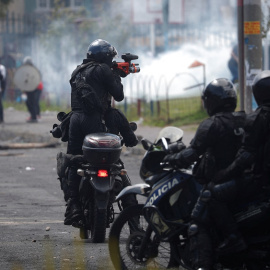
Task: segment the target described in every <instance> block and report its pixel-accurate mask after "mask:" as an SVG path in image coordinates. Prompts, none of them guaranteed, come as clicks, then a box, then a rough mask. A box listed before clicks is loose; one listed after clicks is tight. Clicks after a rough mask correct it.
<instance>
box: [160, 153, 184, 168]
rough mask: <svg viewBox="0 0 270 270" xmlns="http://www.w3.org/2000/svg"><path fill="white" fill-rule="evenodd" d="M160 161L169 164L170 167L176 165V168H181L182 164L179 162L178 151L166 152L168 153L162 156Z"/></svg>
mask: <svg viewBox="0 0 270 270" xmlns="http://www.w3.org/2000/svg"><path fill="white" fill-rule="evenodd" d="M162 163H165V164H169V165H171V166H172V167H177V168H181V167H182V164H181V162H180V160H179V155H178V153H177V154H168V155H166V156H165V157H164V158H163V160H162Z"/></svg>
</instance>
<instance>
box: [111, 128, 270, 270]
mask: <svg viewBox="0 0 270 270" xmlns="http://www.w3.org/2000/svg"><path fill="white" fill-rule="evenodd" d="M182 136H183V131H182V130H181V129H178V128H176V127H166V128H164V129H163V130H161V132H160V134H159V136H158V137H157V139H156V140H155V142H154V143H151V142H149V141H148V140H146V139H143V140H142V144H143V147H144V149H145V150H147V151H146V153H145V155H144V158H143V161H142V165H141V168H140V175H141V178H142V179H144V181H145V183H142V184H136V185H133V186H129V187H126V188H124V189H123V190H122V191H121V192H120V193H119V195H118V196H117V197H116V200H120V199H121V198H122V197H123V196H125V195H126V194H130V193H133V194H136V195H141V196H143V197H144V198H145V202H144V203H140V204H138V205H134V206H130V207H128V208H126V209H125V210H123V211H122V212H121V213H120V215H119V216H118V217H117V218H116V220H115V221H114V223H113V225H112V227H111V229H110V234H109V252H110V258H111V260H112V262H113V265H114V267H115V269H146V267H147V269H148V268H150V269H152V268H154V269H162V268H163V269H164V268H177V269H178V268H179V267H180V266H181V267H183V268H184V269H190V270H195V268H194V266H193V258H192V256H193V255H192V254H191V251H190V239H189V234H188V228H189V226H190V222H191V216H192V215H196V213H197V214H198V211H200V208H202V207H203V202H202V200H201V199H200V198H201V197H202V195H201V194H202V193H203V192H202V190H203V186H202V185H200V184H198V183H197V181H195V180H194V177H193V176H192V171H191V170H183V169H175V168H171V167H166V166H165V167H164V166H162V163H161V162H162V160H163V158H164V156H165V155H166V154H167V153H174V152H179V151H181V150H182V149H184V148H185V146H184V144H183V143H182ZM235 218H236V220H237V222H238V225H239V228H240V229H241V232H242V234H243V236H244V237H245V240H246V242H247V244H248V249H247V250H246V251H245V252H243V253H241V254H238V253H236V254H229V255H226V256H223V257H222V256H221V255H218V254H214V258H215V259H214V260H215V266H214V269H218V270H222V269H239V270H240V269H242V270H244V269H245V270H253V269H270V201H269V199H268V200H263V201H260V202H256V203H254V204H252V205H249V206H245V207H243V208H242V209H241V210H239V209H238V212H237V213H235ZM211 234H212V235H211V237H212V239H213V242H214V243H216V245H217V244H218V241H219V239H218V235H217V233H216V232H215V230H214V229H213V230H211Z"/></svg>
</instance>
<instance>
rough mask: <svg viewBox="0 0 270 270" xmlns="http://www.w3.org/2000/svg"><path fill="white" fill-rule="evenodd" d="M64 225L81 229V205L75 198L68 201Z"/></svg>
mask: <svg viewBox="0 0 270 270" xmlns="http://www.w3.org/2000/svg"><path fill="white" fill-rule="evenodd" d="M64 224H65V225H72V226H74V227H83V225H84V217H83V213H82V209H81V204H80V201H79V199H78V198H76V197H74V198H70V199H68V202H67V209H66V213H65V220H64Z"/></svg>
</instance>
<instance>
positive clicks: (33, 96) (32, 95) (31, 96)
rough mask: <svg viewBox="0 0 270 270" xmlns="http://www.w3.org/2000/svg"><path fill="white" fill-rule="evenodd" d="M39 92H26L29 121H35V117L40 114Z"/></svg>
mask: <svg viewBox="0 0 270 270" xmlns="http://www.w3.org/2000/svg"><path fill="white" fill-rule="evenodd" d="M40 92H41V91H40V90H38V89H36V90H34V91H31V92H26V95H27V100H26V106H27V109H28V112H29V113H30V116H31V119H33V120H36V119H37V115H38V114H39V113H40V111H39V97H40Z"/></svg>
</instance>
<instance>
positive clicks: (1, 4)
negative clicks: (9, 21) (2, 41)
mask: <svg viewBox="0 0 270 270" xmlns="http://www.w3.org/2000/svg"><path fill="white" fill-rule="evenodd" d="M11 2H13V0H0V18H3V17H4V16H5V14H6V11H7V8H8V5H9V4H10V3H11Z"/></svg>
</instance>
